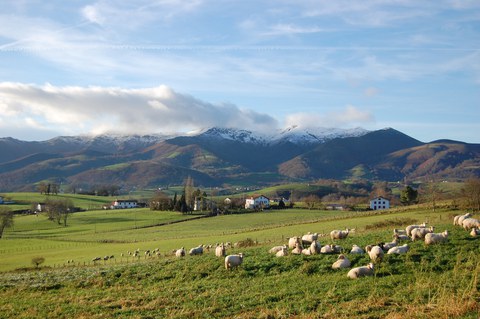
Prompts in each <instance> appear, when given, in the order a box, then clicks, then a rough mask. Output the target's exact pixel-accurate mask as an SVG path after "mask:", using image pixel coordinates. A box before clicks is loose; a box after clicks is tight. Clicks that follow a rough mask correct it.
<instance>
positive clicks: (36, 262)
mask: <svg viewBox="0 0 480 319" xmlns="http://www.w3.org/2000/svg"><path fill="white" fill-rule="evenodd" d="M44 262H45V257H33V258H32V264H34V265H35V268H38V266H40V264H43V263H44Z"/></svg>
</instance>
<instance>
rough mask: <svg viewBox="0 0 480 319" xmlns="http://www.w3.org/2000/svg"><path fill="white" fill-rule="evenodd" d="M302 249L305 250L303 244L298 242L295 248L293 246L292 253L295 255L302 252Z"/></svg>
mask: <svg viewBox="0 0 480 319" xmlns="http://www.w3.org/2000/svg"><path fill="white" fill-rule="evenodd" d="M302 250H303V248H302V245H301V244H299V243H296V245H295V248H293V250H292V254H293V255H300V254H301V253H302Z"/></svg>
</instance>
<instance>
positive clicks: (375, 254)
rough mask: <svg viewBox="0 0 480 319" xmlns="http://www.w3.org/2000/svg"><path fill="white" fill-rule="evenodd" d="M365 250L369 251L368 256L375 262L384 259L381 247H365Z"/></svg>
mask: <svg viewBox="0 0 480 319" xmlns="http://www.w3.org/2000/svg"><path fill="white" fill-rule="evenodd" d="M365 250H366V251H367V253H368V256H369V257H370V259H371V260H372V261H373V262H376V261H381V260H382V259H383V255H384V252H383V249H382V248H381V247H380V246H378V245H376V246H373V245H368V246H367V247H365Z"/></svg>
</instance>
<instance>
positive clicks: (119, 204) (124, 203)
mask: <svg viewBox="0 0 480 319" xmlns="http://www.w3.org/2000/svg"><path fill="white" fill-rule="evenodd" d="M137 207H138V201H137V200H135V199H117V200H115V201H114V202H113V203H112V205H111V206H110V209H123V208H137Z"/></svg>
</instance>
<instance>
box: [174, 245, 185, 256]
mask: <svg viewBox="0 0 480 319" xmlns="http://www.w3.org/2000/svg"><path fill="white" fill-rule="evenodd" d="M175 256H177V257H185V248H183V247H182V248H180V249H177V250H176V251H175Z"/></svg>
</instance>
